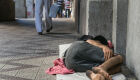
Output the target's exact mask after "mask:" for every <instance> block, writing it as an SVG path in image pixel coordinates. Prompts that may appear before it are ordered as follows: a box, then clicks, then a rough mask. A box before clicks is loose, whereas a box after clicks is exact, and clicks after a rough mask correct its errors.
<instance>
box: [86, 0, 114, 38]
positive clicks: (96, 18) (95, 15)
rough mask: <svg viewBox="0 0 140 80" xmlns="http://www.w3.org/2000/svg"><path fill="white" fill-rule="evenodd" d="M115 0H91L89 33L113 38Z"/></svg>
mask: <svg viewBox="0 0 140 80" xmlns="http://www.w3.org/2000/svg"><path fill="white" fill-rule="evenodd" d="M112 2H113V0H89V5H88V7H89V8H88V9H89V10H88V34H90V35H103V36H105V37H106V38H107V39H109V40H112V16H113V14H112V13H113V3H112Z"/></svg>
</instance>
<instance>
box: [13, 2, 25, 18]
mask: <svg viewBox="0 0 140 80" xmlns="http://www.w3.org/2000/svg"><path fill="white" fill-rule="evenodd" d="M14 1H15V10H16V11H15V14H16V18H26V17H27V14H26V13H27V11H26V0H14Z"/></svg>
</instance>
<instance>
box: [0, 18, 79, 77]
mask: <svg viewBox="0 0 140 80" xmlns="http://www.w3.org/2000/svg"><path fill="white" fill-rule="evenodd" d="M53 27H54V29H53V30H52V31H51V32H50V33H48V34H44V35H43V36H39V35H37V33H36V30H35V27H34V19H20V20H16V21H14V22H0V80H55V79H56V77H55V76H54V75H48V74H45V70H46V69H47V68H49V67H51V66H52V65H53V63H52V62H53V60H55V59H56V58H58V45H60V44H65V43H71V42H73V41H75V40H76V38H77V37H78V36H77V34H76V31H75V27H74V22H73V20H71V19H61V20H60V19H54V20H53Z"/></svg>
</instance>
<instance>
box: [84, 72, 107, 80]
mask: <svg viewBox="0 0 140 80" xmlns="http://www.w3.org/2000/svg"><path fill="white" fill-rule="evenodd" d="M86 75H87V76H88V77H89V78H90V79H91V80H105V78H104V76H102V75H101V74H95V73H93V71H91V70H88V71H86Z"/></svg>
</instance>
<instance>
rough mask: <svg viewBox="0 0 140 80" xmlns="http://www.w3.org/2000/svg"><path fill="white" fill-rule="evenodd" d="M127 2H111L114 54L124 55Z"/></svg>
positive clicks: (117, 0) (125, 0)
mask: <svg viewBox="0 0 140 80" xmlns="http://www.w3.org/2000/svg"><path fill="white" fill-rule="evenodd" d="M127 15H128V0H113V35H112V39H113V43H114V47H115V52H116V53H121V54H123V55H125V54H126V36H127V17H128V16H127Z"/></svg>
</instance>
